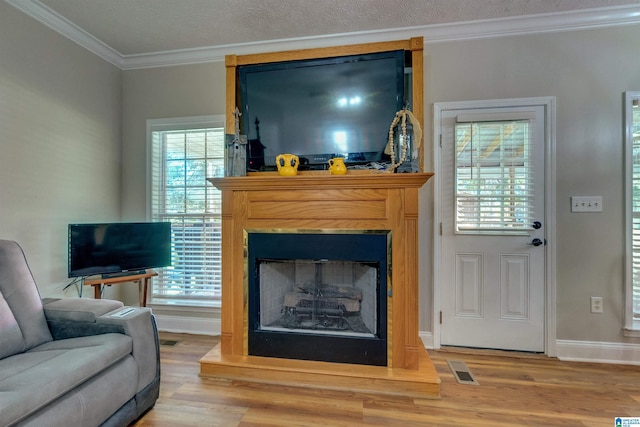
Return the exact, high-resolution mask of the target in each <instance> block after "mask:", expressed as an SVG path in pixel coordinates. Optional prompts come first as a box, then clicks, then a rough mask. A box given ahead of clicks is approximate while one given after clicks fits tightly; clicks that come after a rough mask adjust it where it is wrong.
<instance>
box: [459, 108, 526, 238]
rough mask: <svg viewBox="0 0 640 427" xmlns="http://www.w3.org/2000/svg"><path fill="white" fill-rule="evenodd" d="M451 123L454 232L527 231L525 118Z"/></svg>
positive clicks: (524, 232) (460, 119)
mask: <svg viewBox="0 0 640 427" xmlns="http://www.w3.org/2000/svg"><path fill="white" fill-rule="evenodd" d="M462 120H464V119H463V118H461V117H458V123H457V124H456V127H455V144H456V153H455V159H456V160H455V162H456V165H455V173H456V178H455V185H456V189H455V194H456V196H455V197H456V202H455V203H456V232H457V233H478V232H480V233H487V232H488V233H501V234H502V233H523V234H526V233H528V232H529V231H530V230H531V224H532V223H533V219H532V217H533V212H532V203H531V199H532V197H533V194H532V193H533V186H532V185H531V182H530V181H531V177H530V171H531V161H530V155H529V151H530V139H531V138H530V126H529V121H528V120H509V121H486V122H461V121H462Z"/></svg>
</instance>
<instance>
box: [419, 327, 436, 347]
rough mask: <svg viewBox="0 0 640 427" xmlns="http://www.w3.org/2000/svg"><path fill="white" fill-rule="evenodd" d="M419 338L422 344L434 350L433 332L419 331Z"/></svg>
mask: <svg viewBox="0 0 640 427" xmlns="http://www.w3.org/2000/svg"><path fill="white" fill-rule="evenodd" d="M418 336H419V337H420V339H421V340H422V343H423V344H424V346H425V347H426V348H431V349H432V348H434V346H433V332H428V331H418Z"/></svg>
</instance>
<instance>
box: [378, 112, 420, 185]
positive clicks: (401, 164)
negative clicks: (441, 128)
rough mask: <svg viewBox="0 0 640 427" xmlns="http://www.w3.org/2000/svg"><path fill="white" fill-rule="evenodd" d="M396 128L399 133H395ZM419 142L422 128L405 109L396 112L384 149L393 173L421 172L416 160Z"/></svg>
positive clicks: (418, 160)
mask: <svg viewBox="0 0 640 427" xmlns="http://www.w3.org/2000/svg"><path fill="white" fill-rule="evenodd" d="M407 119H409V120H408V122H407ZM398 125H399V126H398ZM397 127H399V128H400V129H399V131H400V132H395V130H396V128H397ZM421 141H422V128H421V127H420V122H419V121H418V119H417V118H416V116H414V115H413V113H412V112H411V110H409V109H408V108H407V107H405V108H403V109H402V110H400V111H398V112H397V113H396V116H395V117H394V118H393V121H392V122H391V126H389V141H388V142H387V146H386V147H385V149H384V153H385V154H387V155H389V156H390V157H391V168H392V169H393V170H394V171H395V172H400V173H406V172H421V169H420V159H419V158H418V154H419V152H420V150H419V148H420V143H421Z"/></svg>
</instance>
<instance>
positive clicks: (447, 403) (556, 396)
mask: <svg viewBox="0 0 640 427" xmlns="http://www.w3.org/2000/svg"><path fill="white" fill-rule="evenodd" d="M161 338H162V339H166V340H178V341H179V343H178V344H177V345H175V346H174V347H168V346H162V347H161V363H162V380H161V387H160V399H158V402H157V403H156V405H155V407H154V408H153V409H152V410H151V411H149V412H148V413H147V414H145V416H144V417H143V418H142V419H141V420H139V421H138V422H137V423H136V424H135V425H136V426H140V427H164V426H172V427H192V426H194V427H195V426H198V427H200V426H229V427H255V426H269V427H273V426H287V427H290V426H291V427H293V426H305V427H306V426H310V427H314V426H322V427H333V426H344V427H353V426H386V427H393V426H398V427H400V426H402V427H412V426H451V425H464V426H474V427H475V426H477V427H485V426H486V427H512V426H545V427H547V426H549V427H553V426H578V427H596V426H598V427H600V426H609V425H611V426H612V425H614V422H613V420H614V418H615V417H617V416H622V417H624V416H626V417H631V416H633V417H640V392H639V390H640V389H639V387H640V366H626V365H606V364H593V363H577V362H561V361H558V360H556V359H551V358H547V357H545V356H541V355H531V354H520V353H512V352H494V351H469V350H465V349H444V350H442V351H429V356H430V357H431V359H432V361H433V364H434V366H435V368H436V370H437V371H438V374H439V375H440V378H441V380H442V383H441V399H436V400H431V399H412V398H407V397H395V396H380V395H371V394H366V393H356V392H350V391H339V392H337V391H330V390H315V389H306V388H298V387H293V386H272V385H265V384H256V383H248V382H243V381H230V380H219V379H212V378H200V377H199V376H198V372H199V363H198V361H199V359H200V358H201V357H202V356H203V355H205V354H206V353H207V352H208V351H209V350H211V348H213V346H215V345H216V344H217V343H218V341H219V340H218V338H216V337H205V336H196V335H186V334H169V333H161ZM448 359H455V360H464V361H465V363H466V364H467V366H468V367H469V369H470V370H471V372H472V374H473V376H474V377H475V378H476V380H478V382H479V383H480V385H479V386H474V385H462V384H458V383H457V382H456V381H455V379H454V377H453V375H452V374H451V372H450V370H449V367H448V365H447V360H448Z"/></svg>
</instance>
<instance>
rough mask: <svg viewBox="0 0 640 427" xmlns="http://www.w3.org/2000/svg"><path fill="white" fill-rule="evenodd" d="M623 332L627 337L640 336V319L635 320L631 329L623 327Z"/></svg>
mask: <svg viewBox="0 0 640 427" xmlns="http://www.w3.org/2000/svg"><path fill="white" fill-rule="evenodd" d="M622 334H623V335H624V336H625V337H633V338H640V320H634V321H633V323H632V324H631V329H626V328H625V329H623V330H622Z"/></svg>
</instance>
